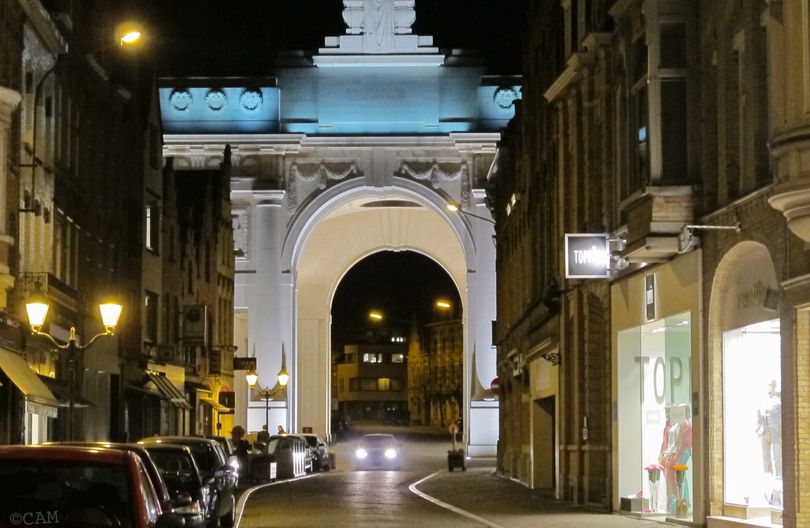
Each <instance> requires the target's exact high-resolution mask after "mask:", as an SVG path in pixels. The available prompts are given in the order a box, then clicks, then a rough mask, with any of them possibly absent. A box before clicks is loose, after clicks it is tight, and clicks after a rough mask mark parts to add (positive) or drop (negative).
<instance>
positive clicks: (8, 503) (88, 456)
mask: <svg viewBox="0 0 810 528" xmlns="http://www.w3.org/2000/svg"><path fill="white" fill-rule="evenodd" d="M0 497H2V500H0V519H3V520H4V522H5V520H6V519H8V520H9V521H11V522H12V523H13V524H19V525H31V524H48V525H50V526H71V527H76V526H82V527H84V526H88V527H96V526H98V527H119V528H184V527H185V525H186V523H185V520H184V519H183V517H182V516H181V515H179V514H177V513H174V512H164V511H163V510H162V506H161V503H160V498H159V497H158V494H157V492H156V491H155V488H154V485H153V484H152V480H151V478H150V477H149V474H148V472H147V469H146V467H145V464H144V462H143V459H142V458H141V457H140V456H139V455H138V454H136V453H135V452H134V451H132V450H123V449H107V448H103V447H84V446H76V445H38V446H0Z"/></svg>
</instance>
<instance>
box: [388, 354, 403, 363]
mask: <svg viewBox="0 0 810 528" xmlns="http://www.w3.org/2000/svg"><path fill="white" fill-rule="evenodd" d="M404 361H405V354H391V363H403V362H404Z"/></svg>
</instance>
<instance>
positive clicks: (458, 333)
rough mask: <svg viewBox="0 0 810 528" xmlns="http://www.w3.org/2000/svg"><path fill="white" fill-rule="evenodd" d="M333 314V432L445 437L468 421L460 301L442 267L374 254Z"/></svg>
mask: <svg viewBox="0 0 810 528" xmlns="http://www.w3.org/2000/svg"><path fill="white" fill-rule="evenodd" d="M387 205H391V204H387ZM331 313H332V325H331V344H332V345H331V346H332V350H331V351H332V370H331V375H332V386H331V392H332V396H331V399H332V431H333V432H335V433H338V434H340V433H349V432H351V431H352V430H354V429H357V428H359V427H365V426H370V427H372V428H373V427H379V426H395V427H407V426H411V425H414V426H422V427H429V428H433V429H437V430H444V429H445V428H446V427H447V426H448V425H449V424H450V423H455V422H456V421H458V420H460V419H461V417H462V415H463V409H464V398H463V386H464V375H463V373H464V369H463V366H464V337H463V331H464V325H463V324H462V316H463V310H462V306H461V296H460V295H459V292H458V289H457V288H456V286H455V284H454V283H453V280H452V279H451V278H450V276H449V275H448V274H447V272H446V271H445V270H444V269H443V268H441V266H439V265H438V264H437V263H436V262H435V261H433V260H432V259H430V258H429V257H426V256H425V255H422V254H420V253H417V252H414V251H380V252H377V253H374V254H372V255H370V256H368V257H366V258H364V259H362V260H361V261H359V262H358V263H357V264H355V265H354V266H353V267H352V268H351V269H350V270H349V271H348V272H347V273H346V275H345V276H344V277H343V278H342V279H341V281H340V284H339V286H338V288H337V291H336V293H335V296H334V299H333V301H332V311H331Z"/></svg>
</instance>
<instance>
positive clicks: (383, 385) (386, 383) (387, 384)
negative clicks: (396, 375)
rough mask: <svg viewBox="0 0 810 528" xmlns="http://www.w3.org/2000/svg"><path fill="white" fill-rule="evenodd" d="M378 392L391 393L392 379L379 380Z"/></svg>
mask: <svg viewBox="0 0 810 528" xmlns="http://www.w3.org/2000/svg"><path fill="white" fill-rule="evenodd" d="M377 390H380V391H390V390H391V379H390V378H379V379H378V380H377Z"/></svg>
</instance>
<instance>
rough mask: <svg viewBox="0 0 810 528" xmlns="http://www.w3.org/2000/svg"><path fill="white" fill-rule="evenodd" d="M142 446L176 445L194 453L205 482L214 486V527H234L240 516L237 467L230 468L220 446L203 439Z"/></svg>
mask: <svg viewBox="0 0 810 528" xmlns="http://www.w3.org/2000/svg"><path fill="white" fill-rule="evenodd" d="M138 443H139V444H143V445H146V446H148V445H149V444H176V445H183V446H187V447H188V448H189V449H191V454H192V456H193V457H194V461H195V462H196V463H197V467H198V468H199V471H200V474H201V475H202V479H203V481H204V482H206V483H208V482H209V481H212V483H211V490H212V496H211V499H210V500H211V503H212V506H211V507H212V508H213V509H214V511H215V512H216V514H215V515H214V517H213V518H214V519H215V521H214V522H213V523H212V524H210V526H212V527H216V526H219V525H221V526H226V527H231V526H233V525H234V521H235V516H236V481H237V475H236V471H235V470H234V468H233V466H231V465H230V464H228V459H227V457H226V456H225V452H224V451H223V450H222V447H221V446H220V445H219V442H217V441H216V440H212V439H210V438H203V437H199V436H150V437H148V438H143V439H141V440H139V441H138Z"/></svg>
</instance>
